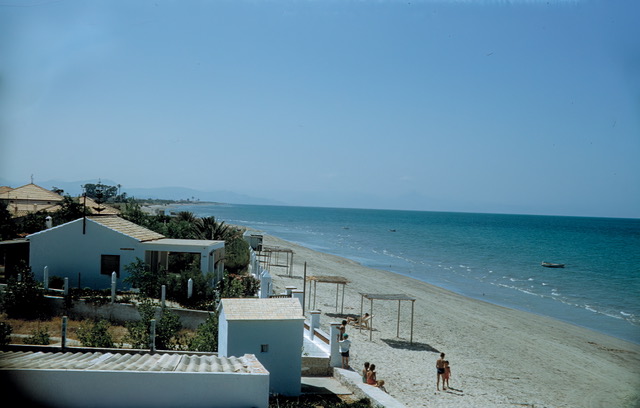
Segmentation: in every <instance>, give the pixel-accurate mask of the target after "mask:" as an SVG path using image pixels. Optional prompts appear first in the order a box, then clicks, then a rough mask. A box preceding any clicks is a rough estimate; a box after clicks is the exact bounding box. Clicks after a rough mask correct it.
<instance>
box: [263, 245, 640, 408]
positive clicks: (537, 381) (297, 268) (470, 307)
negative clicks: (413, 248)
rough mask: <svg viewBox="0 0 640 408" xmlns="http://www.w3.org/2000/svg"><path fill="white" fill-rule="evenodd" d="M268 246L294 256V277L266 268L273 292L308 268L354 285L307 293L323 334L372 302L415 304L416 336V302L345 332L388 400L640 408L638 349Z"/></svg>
mask: <svg viewBox="0 0 640 408" xmlns="http://www.w3.org/2000/svg"><path fill="white" fill-rule="evenodd" d="M264 245H265V246H270V247H280V248H287V249H291V250H293V253H294V259H293V270H292V271H287V270H285V269H284V268H282V267H278V266H271V267H270V268H269V269H270V273H271V275H272V277H273V280H274V285H275V291H276V293H280V292H283V291H284V290H285V288H286V287H287V286H289V287H291V286H294V287H296V288H299V289H302V288H303V274H304V267H305V263H306V274H307V277H308V276H334V277H342V278H345V279H346V280H347V281H348V283H347V284H346V285H344V298H343V294H342V288H341V285H336V284H330V283H320V284H317V285H316V286H315V288H313V289H312V290H311V291H309V285H307V298H306V300H305V306H306V307H305V311H306V313H307V314H308V312H309V309H310V308H313V305H314V304H315V309H316V310H319V311H320V312H321V319H320V325H321V329H322V330H325V331H326V332H329V331H330V328H329V327H330V324H331V323H340V322H341V321H342V320H343V319H347V317H357V316H358V315H359V314H360V310H361V308H363V309H364V311H365V312H368V311H369V308H370V306H371V303H370V301H368V300H367V301H365V302H363V301H362V300H363V299H362V294H378V295H384V294H387V295H389V294H390V295H396V294H402V295H406V296H407V297H410V298H414V299H415V302H413V303H414V307H415V310H413V332H412V331H411V318H412V313H411V303H412V302H400V301H394V300H391V301H383V300H380V301H378V300H376V301H375V302H374V304H373V308H374V309H373V319H372V322H371V323H372V327H373V331H371V332H370V331H369V330H366V329H360V328H358V327H356V326H354V325H348V326H347V333H349V335H350V339H351V340H352V346H351V351H350V353H351V356H350V365H351V367H352V369H353V370H355V371H356V372H360V371H361V370H362V367H363V364H364V363H365V362H370V363H373V364H375V365H376V367H377V370H376V371H377V378H378V379H379V380H385V387H386V389H387V391H388V393H389V394H390V395H391V396H393V397H394V398H396V399H397V400H398V401H400V402H401V403H403V404H405V405H406V406H407V407H415V408H417V407H486V408H490V407H501V408H502V407H576V408H578V407H579V408H590V407H629V408H631V407H638V406H640V346H639V345H637V344H635V343H630V342H627V341H624V340H619V339H617V338H614V337H611V336H607V335H604V334H601V333H598V332H594V331H591V330H587V329H584V328H581V327H577V326H574V325H570V324H567V323H564V322H560V321H557V320H554V319H550V318H546V317H543V316H538V315H534V314H530V313H526V312H522V311H518V310H512V309H507V308H504V307H501V306H496V305H493V304H490V303H486V302H482V301H479V300H475V299H470V298H466V297H463V296H460V295H458V294H455V293H453V292H450V291H447V290H444V289H441V288H438V287H435V286H432V285H429V284H427V283H424V282H421V281H417V280H414V279H411V278H408V277H405V276H402V275H397V274H394V273H391V272H387V271H382V270H377V269H371V268H367V267H364V266H362V265H360V264H358V263H356V262H353V261H351V260H348V259H344V258H341V257H337V256H333V255H328V254H323V253H320V252H316V251H313V250H310V249H308V248H304V247H302V246H299V245H296V244H293V243H290V242H287V241H284V240H281V239H278V238H276V237H272V236H269V235H265V236H264ZM289 272H290V273H291V276H289ZM314 294H315V297H313V298H311V296H313V295H314ZM343 299H344V301H343ZM310 300H311V304H310V305H309V303H310ZM309 306H311V307H309ZM398 332H399V336H398V335H397V334H398ZM411 340H412V341H411ZM441 352H443V353H445V354H446V359H447V360H448V361H449V363H450V366H451V377H450V380H449V385H450V387H449V389H446V390H443V388H442V386H441V387H440V391H438V390H436V368H435V364H436V360H437V359H438V357H439V354H440V353H441Z"/></svg>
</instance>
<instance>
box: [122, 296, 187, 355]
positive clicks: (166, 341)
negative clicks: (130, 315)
mask: <svg viewBox="0 0 640 408" xmlns="http://www.w3.org/2000/svg"><path fill="white" fill-rule="evenodd" d="M138 313H140V320H139V321H136V322H127V323H126V324H125V327H126V328H127V330H129V334H127V336H126V338H125V340H126V341H127V342H128V343H131V347H133V348H136V349H147V348H149V344H150V336H151V320H152V319H155V316H156V305H155V304H154V303H153V302H152V301H151V300H150V299H141V300H140V304H139V305H138ZM181 329H182V324H181V323H180V317H179V316H178V315H177V314H175V313H174V312H172V311H171V310H169V309H167V308H163V309H162V311H161V314H160V319H159V320H156V348H157V349H158V350H173V349H178V348H180V345H179V342H178V332H179V331H180V330H181Z"/></svg>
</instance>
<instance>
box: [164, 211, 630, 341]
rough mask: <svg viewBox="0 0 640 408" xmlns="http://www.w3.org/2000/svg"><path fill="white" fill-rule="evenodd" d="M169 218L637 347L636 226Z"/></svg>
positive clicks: (540, 219)
mask: <svg viewBox="0 0 640 408" xmlns="http://www.w3.org/2000/svg"><path fill="white" fill-rule="evenodd" d="M170 210H171V211H174V212H177V211H190V212H192V213H194V215H196V216H199V217H208V216H214V217H215V218H216V219H217V220H218V221H224V222H225V223H227V224H234V225H243V226H247V227H250V228H252V229H256V230H258V231H262V232H263V233H265V234H269V235H273V236H275V237H278V238H281V239H284V240H287V241H290V242H294V243H296V244H299V245H302V246H304V247H307V248H310V249H313V250H316V251H320V252H324V253H328V254H332V255H337V256H341V257H344V258H348V259H351V260H353V261H356V262H359V263H360V264H362V265H365V266H368V267H371V268H377V269H383V270H386V271H389V272H393V273H397V274H401V275H406V276H409V277H412V278H415V279H418V280H420V281H424V282H427V283H430V284H432V285H435V286H439V287H441V288H444V289H447V290H450V291H453V292H456V293H458V294H461V295H464V296H467V297H470V298H474V299H479V300H483V301H486V302H490V303H494V304H497V305H501V306H505V307H508V308H512V309H518V310H523V311H526V312H530V313H535V314H538V315H543V316H548V317H551V318H554V319H557V320H561V321H564V322H567V323H571V324H574V325H577V326H582V327H585V328H588V329H591V330H595V331H598V332H602V333H605V334H608V335H611V336H614V337H618V338H621V339H624V340H628V341H631V342H634V343H637V344H640V219H622V218H589V217H565V216H539V215H511V214H474V213H455V212H428V211H397V210H371V209H347V208H320V207H292V206H264V205H240V204H195V205H180V206H177V207H174V208H171V209H170ZM543 261H544V262H553V263H561V264H565V267H564V268H547V267H543V266H542V265H541V263H542V262H543ZM418 301H419V300H418Z"/></svg>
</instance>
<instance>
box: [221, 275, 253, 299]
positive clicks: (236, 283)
mask: <svg viewBox="0 0 640 408" xmlns="http://www.w3.org/2000/svg"><path fill="white" fill-rule="evenodd" d="M259 288H260V281H259V280H257V279H256V278H254V277H253V276H251V275H234V274H231V273H229V272H228V271H225V273H224V277H223V279H222V280H221V281H220V282H218V287H217V289H218V292H219V293H220V298H243V297H254V296H256V294H257V293H258V289H259Z"/></svg>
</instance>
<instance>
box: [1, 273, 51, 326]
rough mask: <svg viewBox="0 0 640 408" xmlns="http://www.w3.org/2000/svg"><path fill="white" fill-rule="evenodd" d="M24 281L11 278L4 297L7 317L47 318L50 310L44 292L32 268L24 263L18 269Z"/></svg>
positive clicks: (3, 304)
mask: <svg viewBox="0 0 640 408" xmlns="http://www.w3.org/2000/svg"><path fill="white" fill-rule="evenodd" d="M17 269H18V272H19V273H20V274H21V275H22V280H21V281H20V282H18V280H17V279H14V278H11V279H9V282H8V283H7V287H6V290H5V293H4V295H3V296H2V308H3V310H4V311H5V312H6V313H7V317H9V318H12V319H14V318H15V319H27V320H34V319H40V318H45V317H47V316H48V314H49V310H48V308H47V306H46V303H45V298H44V291H43V289H42V286H41V284H40V283H39V282H37V281H36V280H35V278H34V276H33V273H32V272H31V267H29V266H26V265H25V264H24V263H23V264H22V265H20V266H19V267H18V268H17Z"/></svg>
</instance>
